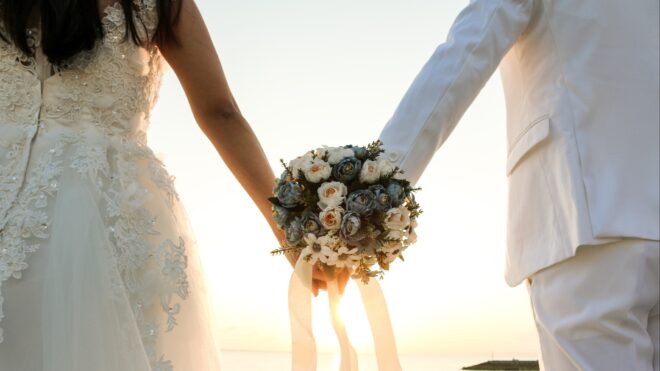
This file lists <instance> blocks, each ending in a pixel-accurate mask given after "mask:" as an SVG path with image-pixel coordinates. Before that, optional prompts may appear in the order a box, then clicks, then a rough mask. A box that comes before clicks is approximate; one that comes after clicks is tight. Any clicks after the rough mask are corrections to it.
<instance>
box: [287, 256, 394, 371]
mask: <svg viewBox="0 0 660 371" xmlns="http://www.w3.org/2000/svg"><path fill="white" fill-rule="evenodd" d="M312 267H313V266H312V264H310V263H309V262H306V261H305V260H304V259H303V258H302V257H301V258H299V259H298V261H297V262H296V268H295V270H294V272H293V274H292V276H291V281H290V283H289V317H290V321H291V340H292V367H291V369H292V370H293V371H316V341H315V340H314V333H313V331H312ZM355 282H356V283H357V285H358V288H359V289H360V296H361V297H362V303H363V305H364V309H365V311H366V314H367V319H368V320H369V325H370V326H371V333H372V335H373V338H374V346H375V352H376V359H377V361H378V369H379V370H380V371H401V364H400V362H399V355H398V353H397V349H396V342H395V341H394V331H392V323H391V321H390V316H389V312H388V310H387V303H386V301H385V296H384V295H383V291H382V290H381V288H380V285H379V284H378V282H376V281H375V280H373V279H372V280H371V281H370V282H369V284H366V285H365V284H364V283H362V282H361V281H358V280H355ZM341 297H342V295H341V294H340V293H339V287H338V285H337V281H332V282H328V299H329V302H330V316H331V320H332V326H333V328H334V330H335V334H336V335H337V339H338V340H339V349H340V353H341V362H340V366H339V370H340V371H358V359H357V354H356V352H355V349H354V348H353V346H352V345H351V343H350V340H349V338H348V334H347V332H346V327H345V325H344V321H343V320H342V318H341V314H340V312H339V304H340V301H341Z"/></svg>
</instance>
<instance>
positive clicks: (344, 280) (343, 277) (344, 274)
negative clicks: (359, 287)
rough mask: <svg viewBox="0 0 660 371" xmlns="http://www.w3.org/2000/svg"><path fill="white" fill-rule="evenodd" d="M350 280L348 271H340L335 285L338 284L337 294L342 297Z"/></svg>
mask: <svg viewBox="0 0 660 371" xmlns="http://www.w3.org/2000/svg"><path fill="white" fill-rule="evenodd" d="M350 278H351V272H350V271H348V270H342V271H341V272H339V274H338V275H337V283H338V284H339V292H340V293H341V294H342V295H343V294H344V290H346V285H347V284H348V281H349V280H350Z"/></svg>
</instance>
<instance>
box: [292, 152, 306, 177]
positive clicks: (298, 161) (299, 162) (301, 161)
mask: <svg viewBox="0 0 660 371" xmlns="http://www.w3.org/2000/svg"><path fill="white" fill-rule="evenodd" d="M311 161H312V158H311V157H310V156H308V155H307V154H305V155H304V156H300V157H296V158H294V159H293V160H291V162H289V168H290V169H291V173H293V177H294V178H298V174H299V173H300V171H301V170H302V171H304V170H305V168H306V167H307V166H308V165H309V163H310V162H311Z"/></svg>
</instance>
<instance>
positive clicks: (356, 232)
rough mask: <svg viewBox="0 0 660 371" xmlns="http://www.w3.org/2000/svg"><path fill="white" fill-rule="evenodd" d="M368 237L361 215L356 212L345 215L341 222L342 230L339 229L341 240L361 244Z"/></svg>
mask: <svg viewBox="0 0 660 371" xmlns="http://www.w3.org/2000/svg"><path fill="white" fill-rule="evenodd" d="M365 237H367V234H366V233H365V232H364V228H362V219H361V218H360V214H358V213H356V212H354V211H348V212H346V213H345V214H344V218H343V219H342V221H341V228H340V229H339V238H341V239H342V240H343V241H344V242H348V243H353V242H359V241H361V240H363V239H364V238H365Z"/></svg>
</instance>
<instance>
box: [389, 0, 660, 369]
mask: <svg viewBox="0 0 660 371" xmlns="http://www.w3.org/2000/svg"><path fill="white" fill-rule="evenodd" d="M658 13H659V7H658V1H657V0H629V1H621V0H580V1H575V0H552V1H550V0H473V1H472V2H471V3H470V5H469V6H468V7H467V8H466V9H465V10H464V11H463V12H462V13H461V14H460V15H459V17H458V19H457V20H456V22H455V23H454V25H453V26H452V29H451V31H450V34H449V37H448V40H447V42H446V43H445V44H443V45H441V46H440V47H438V49H437V50H436V52H435V53H434V55H433V56H432V57H431V59H430V60H429V62H428V63H427V64H426V65H425V66H424V68H423V69H422V71H421V72H420V73H419V75H418V76H417V78H416V79H415V81H414V82H413V84H412V86H411V87H410V89H409V90H408V92H407V93H406V95H405V97H404V98H403V100H402V102H401V103H400V105H399V107H398V109H397V110H396V112H395V113H394V116H393V117H392V119H391V120H390V122H389V123H388V124H387V126H386V127H385V129H384V130H383V132H382V134H381V140H382V141H383V142H384V143H385V147H386V148H387V150H388V156H389V160H390V161H391V162H392V163H394V164H396V165H398V166H400V167H401V168H402V169H404V170H405V171H406V177H407V178H408V179H412V180H413V181H416V180H417V179H418V178H419V177H420V175H421V174H422V172H423V171H424V169H425V167H426V166H427V164H428V163H429V161H430V160H431V158H432V157H433V154H434V152H435V151H436V150H437V149H438V148H439V147H440V146H441V145H442V143H443V142H444V141H445V139H447V137H448V136H449V134H450V133H451V131H452V129H453V128H454V127H455V125H456V124H457V122H458V121H459V119H460V118H461V116H462V114H463V113H464V112H465V110H466V109H467V108H468V106H469V105H470V103H471V102H472V101H473V100H474V98H475V96H476V95H477V94H478V93H479V90H480V89H481V88H482V87H483V85H484V84H485V83H486V81H487V80H488V79H489V77H490V76H491V75H492V74H493V72H494V70H495V69H496V68H497V67H498V65H499V66H500V69H501V73H502V79H503V85H504V90H505V95H506V103H507V113H508V124H507V129H508V134H507V138H508V157H507V163H506V172H507V175H508V177H509V222H508V241H507V245H508V249H507V259H506V281H507V282H508V283H509V284H510V285H511V286H515V285H517V284H519V283H521V282H522V281H523V280H527V282H528V288H529V292H530V296H531V302H532V305H533V309H534V315H535V321H536V325H537V328H538V334H539V337H540V344H541V355H540V356H541V361H542V364H543V366H544V367H545V369H547V370H557V371H570V370H598V371H601V370H613V371H614V370H617V371H618V370H655V371H658V370H659V369H660V367H659V357H660V350H659V349H658V343H659V341H658V340H659V339H658V337H659V336H660V334H659V333H660V309H659V305H658V301H659V298H658V296H659V290H660V288H659V276H658V270H659V268H660V267H659V265H660V260H659V257H658V254H659V251H660V246H659V242H658V239H659V234H660V233H659V228H660V218H659V213H660V202H659V198H660V197H659V193H660V184H659V178H660V176H659V172H660V170H659V169H660V150H659V145H658V142H659V137H660V130H659V127H660V122H659V120H660V118H659V113H658V104H659V103H658V102H659V99H660V96H659V80H658V69H659V60H658V44H659V36H658V34H659V28H658V15H659V14H658Z"/></svg>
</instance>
